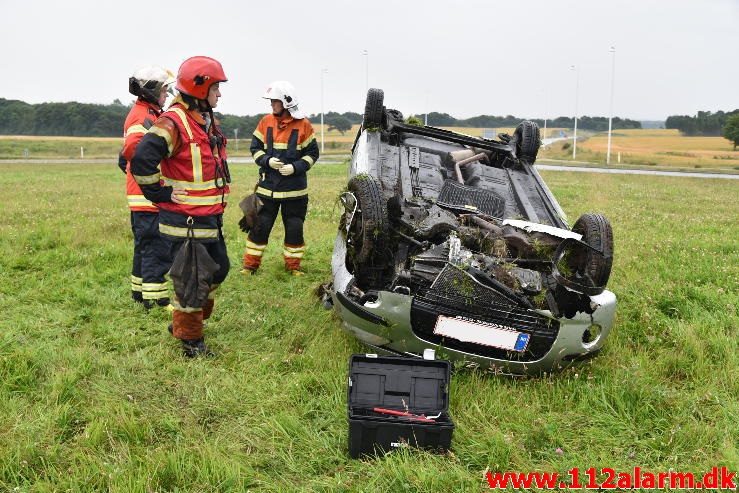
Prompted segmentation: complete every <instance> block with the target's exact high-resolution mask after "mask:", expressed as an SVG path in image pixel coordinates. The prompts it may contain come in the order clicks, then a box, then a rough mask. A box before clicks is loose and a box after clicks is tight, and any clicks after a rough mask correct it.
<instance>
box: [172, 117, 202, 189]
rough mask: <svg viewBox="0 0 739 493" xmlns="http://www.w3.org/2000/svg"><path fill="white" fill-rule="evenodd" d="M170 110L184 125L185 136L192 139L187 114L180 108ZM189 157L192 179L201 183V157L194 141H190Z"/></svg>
mask: <svg viewBox="0 0 739 493" xmlns="http://www.w3.org/2000/svg"><path fill="white" fill-rule="evenodd" d="M172 111H173V112H174V113H175V114H176V115H177V116H179V117H180V120H181V121H182V126H183V127H185V131H186V132H187V136H188V137H189V138H190V140H192V129H191V128H190V122H189V121H188V120H187V115H186V114H185V112H184V111H183V110H182V108H172ZM190 157H191V158H192V181H193V182H195V183H202V181H203V158H202V156H201V155H200V146H199V145H198V144H197V143H195V142H190Z"/></svg>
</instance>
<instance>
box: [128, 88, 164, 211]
mask: <svg viewBox="0 0 739 493" xmlns="http://www.w3.org/2000/svg"><path fill="white" fill-rule="evenodd" d="M161 113H162V111H161V110H160V109H159V108H158V107H157V106H155V105H153V104H151V103H149V102H147V101H144V100H142V99H138V100H137V101H136V103H134V105H133V108H131V111H129V112H128V116H127V117H126V122H125V123H124V124H123V138H124V139H125V140H124V142H123V150H122V151H121V155H120V163H119V165H121V164H122V165H123V170H124V171H125V172H126V196H127V198H128V207H129V209H131V210H132V211H135V212H158V211H159V209H157V206H155V205H154V204H152V203H151V202H150V201H148V200H146V197H144V194H143V193H142V192H141V188H139V185H138V184H137V183H136V180H134V179H133V175H132V174H131V158H132V157H133V153H134V151H135V150H136V146H137V145H138V144H139V142H141V138H142V137H143V136H144V134H145V133H146V132H147V131H148V130H149V128H151V126H152V125H153V124H154V122H155V121H156V119H157V118H159V115H160V114H161Z"/></svg>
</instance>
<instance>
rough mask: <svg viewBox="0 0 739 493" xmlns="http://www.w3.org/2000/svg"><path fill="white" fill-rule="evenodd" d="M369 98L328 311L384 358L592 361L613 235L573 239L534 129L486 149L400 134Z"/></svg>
mask: <svg viewBox="0 0 739 493" xmlns="http://www.w3.org/2000/svg"><path fill="white" fill-rule="evenodd" d="M383 100H384V95H383V93H382V91H381V90H379V89H371V90H370V91H369V93H368V97H367V103H366V107H365V115H364V123H363V125H362V127H361V128H360V130H359V133H358V135H357V139H356V141H355V144H354V147H353V150H352V161H351V167H350V171H349V182H348V186H347V190H346V191H345V192H344V193H342V195H341V201H342V203H343V211H342V215H341V218H340V221H339V232H338V235H337V237H336V241H335V245H334V254H333V258H332V270H333V282H332V285H331V287H330V290H329V294H330V297H331V301H332V302H333V306H334V307H335V309H336V310H337V312H338V314H339V317H340V318H341V320H342V322H343V326H344V328H345V329H347V330H348V331H350V332H351V333H352V334H354V335H355V336H356V337H357V338H358V339H360V340H361V341H363V342H364V343H366V344H368V345H370V346H372V347H374V348H376V350H377V351H379V352H383V353H391V354H403V355H407V356H420V355H421V354H423V351H424V349H427V348H433V349H435V350H436V352H437V354H440V355H442V356H443V357H446V358H448V359H453V360H460V361H465V362H468V363H475V364H480V365H483V366H485V367H492V368H494V369H496V370H497V371H500V372H502V373H511V374H530V373H540V372H542V371H552V370H555V369H557V368H560V367H562V366H564V365H566V364H569V363H570V362H572V361H580V360H582V359H585V358H588V357H590V356H592V355H594V354H597V352H598V351H599V350H600V348H601V347H602V345H603V343H604V341H605V339H606V337H607V335H608V333H609V331H610V329H611V326H612V324H613V319H614V316H615V309H616V298H615V295H614V294H613V293H611V292H610V291H607V290H606V289H605V285H606V283H607V281H608V278H609V276H610V271H611V265H612V259H613V234H612V230H611V226H610V223H609V222H608V220H607V219H606V218H605V217H604V216H602V215H600V214H584V215H582V216H581V217H580V218H579V219H578V220H577V221H576V222H575V224H574V226H573V227H572V228H569V227H568V224H567V220H566V217H565V214H564V212H563V211H562V209H561V208H560V206H559V204H558V203H557V201H556V199H555V198H554V196H553V195H552V193H551V191H550V190H549V188H548V187H547V185H546V184H545V183H544V181H543V180H542V178H541V176H540V175H539V174H538V172H537V171H536V169H535V168H534V166H533V163H534V161H535V159H536V155H537V153H538V149H539V145H540V138H539V130H538V127H537V126H536V124H535V123H533V122H529V121H525V122H522V123H521V124H520V125H519V126H518V127H517V128H516V130H515V132H514V133H513V135H506V134H502V135H500V137H499V140H488V139H481V138H477V137H471V136H467V135H462V134H458V133H454V132H449V131H446V130H442V129H438V128H434V127H428V126H420V125H412V124H408V123H405V122H404V120H403V116H402V114H401V113H400V112H398V111H396V110H388V109H387V108H385V107H384V105H383Z"/></svg>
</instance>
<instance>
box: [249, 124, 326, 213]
mask: <svg viewBox="0 0 739 493" xmlns="http://www.w3.org/2000/svg"><path fill="white" fill-rule="evenodd" d="M250 150H251V154H252V156H254V161H255V162H256V163H257V165H259V184H258V186H257V194H258V195H260V196H262V197H268V198H271V199H275V200H288V199H295V198H300V197H305V196H307V195H308V178H307V176H306V173H307V172H308V170H309V169H310V168H311V166H313V165H314V164H315V162H316V161H317V160H318V144H317V143H316V138H315V135H314V133H313V126H312V125H311V124H310V121H308V119H307V118H301V119H299V120H296V119H294V118H292V117H291V116H289V115H288V116H287V117H284V118H278V117H276V116H275V115H272V114H269V115H265V116H264V117H263V118H262V119H261V120H260V121H259V125H257V128H256V130H254V135H253V137H252V140H251V148H250ZM271 157H276V158H279V159H280V161H282V162H283V163H285V164H292V165H293V166H294V167H295V172H294V173H293V174H292V175H289V176H282V175H281V174H280V172H279V171H277V170H275V169H272V168H270V167H269V158H271Z"/></svg>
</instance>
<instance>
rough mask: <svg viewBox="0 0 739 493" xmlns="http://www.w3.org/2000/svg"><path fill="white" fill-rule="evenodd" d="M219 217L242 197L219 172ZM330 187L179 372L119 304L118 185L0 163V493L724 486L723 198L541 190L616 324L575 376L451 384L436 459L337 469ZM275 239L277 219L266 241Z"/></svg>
mask: <svg viewBox="0 0 739 493" xmlns="http://www.w3.org/2000/svg"><path fill="white" fill-rule="evenodd" d="M232 174H233V176H234V179H235V185H234V187H233V190H234V194H233V196H232V202H233V203H235V202H236V201H237V200H238V198H240V196H242V195H243V194H245V193H247V191H249V190H250V188H251V187H252V186H253V184H254V179H255V170H254V168H252V167H251V166H239V167H237V166H234V167H233V169H232ZM345 177H346V169H345V168H344V166H340V165H323V166H322V165H320V163H319V164H318V165H317V166H316V167H315V168H314V169H313V171H311V182H310V188H311V203H310V210H309V215H308V223H307V224H308V226H307V227H306V239H307V242H308V245H309V250H308V255H307V259H306V270H307V275H306V276H303V277H301V278H293V277H289V276H287V275H286V274H285V273H284V272H283V271H282V268H281V259H280V258H279V252H280V243H281V235H282V229H281V225H278V226H277V227H276V230H275V232H274V233H273V241H272V242H271V243H270V245H269V247H268V249H267V253H266V257H265V264H264V268H263V272H260V274H259V275H257V276H256V277H253V278H248V279H244V278H241V277H240V275H239V273H238V269H237V267H238V265H239V263H240V258H241V254H242V251H243V247H244V238H243V236H242V235H241V234H239V232H238V229H237V226H236V223H237V220H238V208H237V207H234V206H230V207H229V209H228V211H227V214H226V227H225V229H226V235H227V243H228V246H229V253H230V257H231V261H232V270H231V274H230V276H229V278H228V279H227V280H226V281H225V283H224V284H223V286H222V288H221V290H220V292H219V297H218V299H217V302H216V311H215V314H214V318H213V320H212V321H211V323H210V326H209V327H208V328H207V330H206V334H207V337H208V339H209V342H210V344H211V345H212V347H213V349H214V350H215V351H217V352H218V357H217V358H215V359H212V360H195V361H189V360H185V359H183V358H182V357H181V356H180V354H179V350H178V346H177V344H176V341H174V340H173V339H172V338H171V337H170V336H169V335H168V334H167V333H166V325H167V322H168V317H167V316H166V315H165V314H164V313H162V312H152V313H146V312H144V311H143V310H141V309H139V308H138V307H136V306H135V305H134V304H133V303H132V302H131V301H130V299H129V291H128V275H129V261H130V255H131V254H130V250H131V233H130V227H129V217H128V212H127V210H126V208H125V199H124V196H123V177H122V175H121V174H120V172H119V171H118V170H116V169H115V166H114V165H113V163H112V162H111V163H110V164H106V165H89V164H88V165H80V164H69V165H63V164H61V165H8V164H4V165H0V192H2V193H1V194H0V197H2V198H0V208H1V210H2V211H3V221H2V222H0V272H2V273H3V282H2V284H0V309H1V310H2V311H1V312H2V313H3V314H4V316H3V317H2V320H1V321H0V491H19V492H52V491H60V492H61V491H70V492H97V491H110V492H121V493H123V492H141V493H144V492H155V491H180V492H182V491H193V492H212V491H213V492H216V491H217V492H232V491H233V492H238V491H248V490H252V491H296V490H297V491H325V492H333V491H363V492H374V491H390V492H397V491H409V492H411V491H412V492H415V491H419V492H420V491H439V492H442V491H444V492H448V491H455V492H456V491H465V492H466V491H485V490H486V488H487V487H486V483H485V481H484V474H485V471H486V470H493V471H508V470H511V471H513V470H515V471H524V472H528V471H558V472H561V473H564V472H566V471H567V470H569V469H570V468H572V467H576V466H577V467H580V468H583V469H584V468H587V467H591V466H592V467H612V468H615V469H616V470H622V471H626V470H631V469H632V468H633V467H634V466H640V467H642V468H643V469H644V470H649V471H653V472H657V471H667V470H668V469H672V470H676V471H692V472H703V471H705V470H708V469H710V468H711V467H712V466H728V467H729V468H730V469H732V470H734V471H736V470H737V469H739V399H737V396H739V313H737V307H738V306H739V238H738V237H737V231H739V201H737V200H736V197H737V196H739V184H738V183H737V182H736V181H733V180H705V179H700V180H698V179H685V178H666V177H646V176H626V175H594V174H589V173H565V172H549V173H546V174H545V178H546V179H547V180H548V183H549V185H550V187H551V188H552V190H553V191H554V193H555V195H557V196H558V198H559V199H560V202H561V204H562V206H563V208H564V210H565V211H567V213H568V214H569V215H570V220H571V221H574V219H575V218H577V216H578V215H579V214H581V213H583V212H586V211H599V212H603V213H605V214H606V215H608V216H609V217H610V218H611V220H612V223H613V227H614V232H615V241H616V253H615V262H614V268H613V273H612V276H611V282H610V285H609V288H610V289H611V290H613V291H614V292H615V293H616V294H617V296H618V297H619V310H618V319H617V323H616V325H615V328H614V330H613V332H612V335H611V337H610V339H609V341H608V342H607V344H606V346H605V349H604V351H603V353H602V354H601V355H600V356H599V357H598V358H596V359H594V360H593V361H591V362H589V363H588V364H586V365H585V366H582V367H578V368H571V369H567V370H565V371H563V372H561V373H557V374H554V375H548V376H544V377H541V378H532V379H509V378H502V377H496V376H494V375H492V374H489V373H486V372H485V371H481V370H469V369H463V368H458V369H456V370H455V372H454V374H453V377H452V382H451V414H452V417H453V419H454V421H455V423H456V431H455V433H454V437H453V441H452V451H451V452H450V453H448V454H446V455H432V454H428V453H425V452H418V451H408V450H404V451H399V452H397V453H394V454H391V455H389V456H386V457H383V458H378V459H374V460H363V461H357V460H350V459H349V458H348V457H347V417H346V376H347V361H348V358H349V356H350V355H351V354H352V353H356V352H363V351H364V349H363V347H362V346H361V345H360V344H359V343H357V342H356V341H355V340H353V339H352V337H350V336H348V335H347V334H345V333H344V332H343V331H341V330H340V328H339V323H338V321H337V320H336V319H335V318H334V317H333V315H332V313H331V312H328V311H325V310H323V309H322V308H321V307H320V306H319V304H318V302H317V300H316V299H315V297H314V295H313V290H314V288H315V287H316V286H317V285H318V284H320V283H322V282H324V281H326V280H328V279H329V277H330V264H329V259H330V256H331V249H332V242H333V235H334V233H335V230H336V217H337V206H336V196H337V193H338V192H339V190H340V189H341V188H342V187H343V186H344V184H345ZM278 223H279V221H278Z"/></svg>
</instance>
